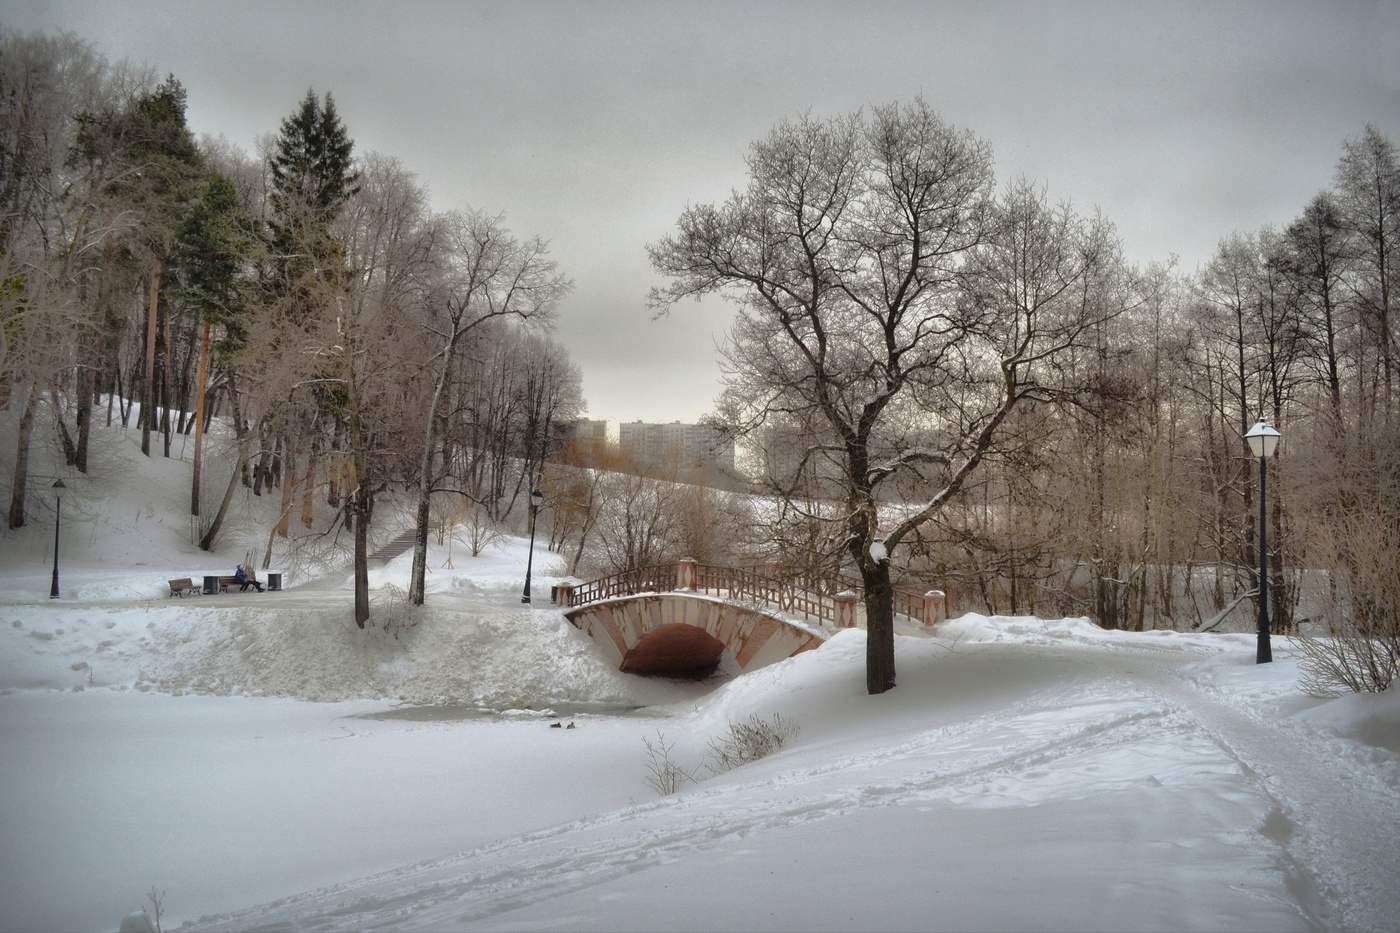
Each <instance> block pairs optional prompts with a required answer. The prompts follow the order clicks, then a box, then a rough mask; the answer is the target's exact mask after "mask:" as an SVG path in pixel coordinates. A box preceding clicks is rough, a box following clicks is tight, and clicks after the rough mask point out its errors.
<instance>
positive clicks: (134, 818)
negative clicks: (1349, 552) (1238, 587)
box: [0, 439, 1400, 930]
mask: <svg viewBox="0 0 1400 933" xmlns="http://www.w3.org/2000/svg"><path fill="white" fill-rule="evenodd" d="M118 442H119V443H128V444H129V442H127V441H120V439H118ZM120 456H124V454H122V455H120ZM137 456H139V454H137ZM118 457H119V454H116V453H113V454H110V455H109V459H117V458H118ZM167 468H169V469H170V471H171V475H170V476H162V475H161V474H160V473H159V471H153V472H152V473H151V474H150V475H149V476H148V474H147V471H145V470H143V469H136V468H131V469H127V470H126V471H125V472H124V473H122V474H121V475H115V474H116V472H117V471H114V475H113V476H109V477H108V478H106V479H103V480H99V481H94V484H93V487H91V488H92V489H93V490H94V491H92V492H89V493H81V494H84V495H87V499H86V500H85V501H83V502H81V503H79V504H77V505H75V507H74V509H73V514H74V516H75V517H74V519H73V521H74V530H73V533H71V534H69V533H68V528H69V526H68V516H69V503H68V501H67V500H66V499H65V503H64V518H65V524H64V528H65V538H64V541H65V544H64V546H63V550H62V553H61V555H60V556H61V559H62V580H63V584H64V590H63V597H62V598H61V599H59V600H49V599H48V598H47V596H48V585H49V561H51V559H52V552H51V551H46V549H45V546H44V545H45V541H47V544H48V547H49V548H51V547H52V538H51V537H48V535H51V533H52V526H51V525H50V526H48V527H47V528H45V527H44V526H43V524H42V522H41V521H40V520H39V519H38V518H36V521H35V526H34V528H32V529H30V530H28V531H26V532H24V533H21V534H18V535H10V536H8V537H6V538H5V539H4V540H3V541H0V578H3V581H4V587H3V594H0V739H3V741H4V747H5V754H4V755H2V756H0V839H4V845H3V847H0V930H102V929H115V928H116V927H117V925H118V923H119V921H120V920H121V919H122V917H123V916H125V915H127V914H129V913H131V912H132V911H137V912H139V910H140V908H141V907H142V905H143V902H144V903H145V905H146V906H147V908H148V909H149V908H150V906H151V903H150V901H149V900H146V899H145V898H146V895H147V892H148V891H149V890H150V889H152V887H154V888H155V889H156V891H157V893H159V892H161V891H163V892H165V894H164V898H163V902H162V903H163V910H164V916H163V918H162V925H163V927H164V928H165V929H167V930H168V929H172V928H175V927H178V926H180V925H181V924H182V923H183V924H186V925H187V928H189V929H201V930H203V929H330V930H340V929H423V930H440V929H483V930H500V929H570V930H627V929H632V930H663V929H669V930H684V929H771V930H786V929H813V930H818V929H853V930H854V929H910V928H916V929H973V928H980V929H991V928H995V929H1101V930H1134V929H1163V930H1165V929H1172V930H1176V929H1198V930H1210V929H1279V930H1286V929H1293V930H1307V929H1349V930H1381V929H1394V928H1395V927H1396V926H1400V887H1397V885H1396V884H1395V879H1396V878H1397V877H1400V850H1397V848H1396V847H1395V845H1394V840H1395V838H1396V835H1397V831H1400V696H1397V695H1395V694H1394V692H1393V691H1392V692H1390V693H1388V694H1384V695H1380V696H1359V697H1345V698H1342V699H1338V700H1330V701H1319V700H1312V699H1308V698H1306V697H1304V696H1303V695H1302V694H1301V693H1300V692H1299V690H1298V688H1297V660H1296V657H1295V655H1294V653H1293V651H1292V649H1291V648H1290V646H1289V644H1288V642H1287V640H1286V639H1278V640H1277V641H1276V643H1275V654H1276V657H1277V658H1278V660H1277V661H1276V662H1275V663H1274V664H1272V665H1262V666H1260V665H1255V664H1254V663H1253V657H1254V652H1253V643H1252V639H1251V638H1249V637H1247V636H1240V635H1201V634H1196V635H1183V634H1176V633H1165V632H1164V633H1149V634H1128V633H1117V632H1104V631H1101V630H1099V629H1097V628H1096V627H1095V626H1093V625H1091V624H1090V623H1088V622H1086V621H1084V620H1073V619H1071V620H1040V619H1032V618H1014V619H1011V618H985V617H980V616H966V617H963V618H961V619H956V620H953V621H950V622H948V623H945V624H943V625H942V626H940V627H938V628H937V629H936V630H934V631H931V632H926V633H923V634H922V635H921V636H919V637H901V638H900V639H899V641H898V646H897V650H898V667H899V686H898V687H897V689H895V690H894V691H892V692H891V693H889V694H886V695H884V696H881V697H869V696H866V695H865V692H864V675H863V663H864V648H865V645H864V635H863V633H862V632H860V631H849V632H844V633H842V634H840V635H838V636H837V637H836V638H834V639H832V640H831V641H830V642H829V643H828V644H827V645H825V646H824V647H823V648H821V649H820V650H818V651H814V652H809V653H807V654H804V655H800V656H798V657H796V658H792V659H790V660H788V661H784V662H782V663H780V664H776V665H773V666H771V667H769V668H764V669H762V670H760V671H757V672H755V673H753V674H748V675H744V676H740V677H734V678H732V679H729V680H724V679H723V678H721V679H719V680H717V681H715V682H713V683H711V684H701V685H680V684H674V683H669V682H665V681H660V682H658V681H648V680H642V679H640V678H636V677H631V676H628V675H623V674H620V673H618V672H616V671H614V670H611V669H610V668H609V667H608V666H607V665H606V664H604V663H602V661H601V659H600V657H599V656H598V654H597V653H596V652H595V651H594V650H593V648H592V646H591V645H590V644H588V643H587V641H586V640H584V639H582V637H581V636H580V635H579V634H578V633H577V632H576V631H574V630H573V629H572V627H571V626H569V625H567V623H564V622H563V621H562V620H561V618H560V616H559V615H558V614H557V613H554V612H552V611H551V610H549V609H548V608H545V607H541V606H539V605H538V604H537V605H536V607H535V608H533V609H531V608H526V607H522V606H521V605H520V603H519V585H520V582H521V579H522V577H523V564H524V556H525V555H524V547H525V543H524V542H523V541H519V540H516V539H509V540H505V541H503V542H502V543H501V546H500V547H499V548H498V549H496V550H494V551H492V552H491V553H489V554H484V555H482V556H481V557H480V558H471V557H469V556H466V555H465V554H464V553H463V552H462V551H461V550H460V549H457V550H455V551H454V552H453V553H452V554H451V555H450V556H449V554H448V553H447V551H446V549H445V548H444V549H435V551H434V553H433V555H432V559H431V561H430V566H431V567H432V568H433V574H432V577H431V583H430V596H429V604H428V607H427V608H426V611H424V612H422V613H421V614H420V615H416V616H414V615H411V614H408V613H406V611H405V610H404V609H403V607H402V604H401V599H400V598H399V596H398V593H397V589H396V588H398V587H402V586H403V585H404V584H405V583H406V580H407V564H406V558H400V559H398V560H395V561H392V562H390V563H389V564H388V565H387V566H384V567H382V568H377V569H376V570H375V575H374V579H373V581H372V582H373V584H374V593H375V599H376V619H377V620H378V623H379V624H377V625H376V626H375V627H374V628H372V629H371V630H369V631H366V632H360V631H359V630H358V629H356V628H355V627H354V625H353V623H351V622H350V621H349V617H350V614H349V609H350V591H349V588H348V577H347V574H346V572H345V570H344V569H343V567H342V568H337V567H336V566H335V565H334V563H333V562H332V561H330V560H323V561H321V562H320V563H319V564H317V565H316V566H315V568H314V569H312V567H311V565H310V562H307V563H305V564H303V565H299V566H298V568H297V572H296V574H295V575H293V579H292V582H293V583H294V585H293V586H292V588H291V589H289V590H288V591H286V592H284V593H280V594H272V593H268V594H261V595H259V594H252V593H249V594H241V595H240V594H231V595H229V596H223V597H217V598H209V597H196V598H193V599H189V600H173V599H169V598H168V597H166V596H164V595H163V593H164V581H165V579H167V578H168V577H171V576H186V575H191V574H197V573H200V572H202V571H204V570H205V569H206V568H207V569H208V570H209V571H210V572H218V571H222V572H228V569H231V567H232V564H233V563H236V562H237V561H238V560H239V559H241V556H242V551H243V550H244V549H245V548H246V547H247V546H248V542H249V541H255V540H258V539H259V538H262V537H265V528H266V526H265V525H264V524H261V523H263V522H265V521H267V520H268V517H267V516H266V515H265V514H260V513H258V511H257V508H258V504H257V503H245V504H244V505H245V507H246V508H245V511H244V512H243V513H242V514H241V515H240V518H239V520H238V521H239V525H238V528H239V529H241V530H240V531H239V533H238V535H234V536H231V538H230V541H229V542H228V544H227V546H226V547H225V549H224V550H223V551H221V552H220V553H219V554H218V555H215V557H214V558H212V559H211V558H209V557H208V556H206V555H202V554H201V553H200V552H198V551H197V550H196V549H193V548H190V547H189V546H188V544H187V543H186V541H187V537H188V536H187V529H185V528H184V527H182V522H183V519H182V518H181V511H180V509H181V497H180V496H179V495H178V494H177V493H176V492H171V491H168V490H167V489H166V487H167V486H172V485H176V484H177V482H182V480H180V477H179V475H178V472H177V471H178V469H179V466H178V465H176V464H165V465H161V466H160V469H161V470H165V469H167ZM150 477H157V478H155V479H152V478H150ZM81 482H82V481H80V483H81ZM103 483H105V484H106V486H105V487H104V488H102V489H101V490H100V494H99V492H98V491H96V489H97V487H98V486H99V485H101V484H103ZM79 494H80V493H75V494H74V495H75V497H76V496H77V495H79ZM123 542H133V543H131V544H130V545H124V544H123ZM211 560H212V563H211V562H210V561H211ZM277 562H278V555H277V554H276V553H275V552H274V565H276V564H277ZM449 564H450V566H447V565H449ZM542 565H543V567H544V568H545V570H544V576H543V579H541V576H540V573H541V566H542ZM550 566H551V562H550V559H549V558H548V557H545V558H544V560H543V561H542V560H541V555H540V554H539V553H536V560H535V568H536V574H537V576H536V590H535V591H536V592H537V593H539V592H545V593H547V592H548V590H547V586H548V573H549V568H550ZM225 567H227V568H228V569H225ZM386 623H387V624H386ZM308 700H320V701H322V702H314V703H313V702H307V701H308ZM424 705H426V708H424ZM637 706H644V707H645V708H643V709H634V708H633V707H637ZM774 715H781V716H783V717H784V718H785V719H788V720H790V721H792V722H794V723H796V724H797V726H798V727H799V729H800V731H799V732H798V733H797V735H796V736H795V737H794V738H792V739H791V740H790V741H789V742H788V744H787V745H786V746H785V747H784V748H782V749H781V750H780V751H778V752H776V753H774V754H772V755H770V756H769V757H767V758H765V759H763V760H761V761H758V762H754V763H751V764H748V765H744V766H742V767H740V768H737V769H735V770H731V771H727V772H724V773H720V774H711V773H710V772H709V770H708V769H707V768H706V767H705V766H704V762H705V761H706V756H707V754H708V752H709V748H710V744H711V743H712V742H715V741H718V740H721V739H722V738H723V736H724V735H725V734H726V732H727V730H728V727H729V724H730V723H733V722H740V721H745V720H747V719H748V718H749V717H751V716H759V717H762V718H765V719H767V718H770V717H772V716H774ZM556 722H557V723H559V727H558V728H554V724H555V723H556ZM570 723H572V724H573V725H574V726H575V728H573V729H568V728H565V727H566V726H567V725H569V724H570ZM644 740H646V741H649V742H650V743H651V744H652V747H653V748H656V747H659V746H661V745H665V746H667V747H669V748H670V755H671V757H672V760H673V761H675V762H676V763H677V764H679V765H681V766H683V767H685V768H687V769H691V770H692V771H693V772H694V773H695V776H696V780H695V781H694V782H693V783H691V784H689V785H688V786H686V787H685V788H683V789H682V790H681V792H680V793H678V794H676V795H674V796H669V797H660V796H658V795H657V793H656V791H655V790H654V788H653V787H652V786H650V784H649V782H648V779H647V778H648V768H649V766H650V765H652V764H654V763H655V761H654V759H652V758H651V756H650V755H649V753H648V751H647V746H646V744H645V742H644Z"/></svg>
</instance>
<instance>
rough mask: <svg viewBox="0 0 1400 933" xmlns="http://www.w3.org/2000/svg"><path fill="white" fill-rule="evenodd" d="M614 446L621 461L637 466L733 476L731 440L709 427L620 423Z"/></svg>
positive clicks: (700, 425) (672, 423) (674, 423)
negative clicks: (708, 469) (706, 469)
mask: <svg viewBox="0 0 1400 933" xmlns="http://www.w3.org/2000/svg"><path fill="white" fill-rule="evenodd" d="M618 446H619V447H620V449H621V451H622V455H623V456H624V457H626V458H628V459H629V460H631V461H632V462H633V463H636V464H638V465H644V466H664V465H675V466H678V467H683V468H689V467H697V466H698V467H711V468H714V469H718V470H721V471H723V472H724V473H733V472H734V439H733V438H729V437H725V436H724V435H723V434H722V433H721V432H719V431H717V430H715V429H714V428H712V427H710V426H709V425H704V424H684V423H682V422H680V421H672V422H671V423H670V424H652V423H649V422H645V421H624V422H622V423H621V424H619V425H618Z"/></svg>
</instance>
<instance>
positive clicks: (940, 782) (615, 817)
mask: <svg viewBox="0 0 1400 933" xmlns="http://www.w3.org/2000/svg"><path fill="white" fill-rule="evenodd" d="M1109 653H1118V652H1109ZM1177 654H1178V660H1177V662H1176V663H1175V664H1173V663H1171V662H1168V661H1167V660H1165V658H1162V657H1160V656H1159V653H1158V652H1153V651H1150V650H1149V651H1143V652H1133V669H1132V675H1131V678H1129V677H1128V676H1125V675H1124V674H1122V673H1120V672H1118V671H1117V670H1115V669H1114V668H1113V667H1112V666H1110V667H1109V669H1107V670H1094V671H1092V672H1086V673H1085V674H1083V675H1081V676H1080V677H1078V678H1075V679H1073V680H1072V681H1071V682H1070V683H1069V685H1068V686H1065V685H1064V684H1061V685H1060V686H1058V687H1056V688H1049V689H1042V690H1040V691H1038V692H1035V693H1034V694H1032V695H1029V696H1027V697H1026V698H1025V699H1023V700H1022V701H1021V702H1019V703H1017V704H1015V705H1014V706H1013V707H1010V708H1007V709H1002V710H997V711H995V712H990V713H987V714H985V715H981V716H977V717H974V718H971V719H968V720H965V721H962V722H958V723H955V724H951V725H947V726H943V727H939V728H936V729H931V730H929V731H928V732H925V733H923V734H921V735H920V736H919V737H917V738H916V739H915V740H913V741H906V742H902V743H900V744H897V745H894V746H891V747H889V748H887V749H884V750H883V751H882V752H878V753H875V754H870V753H868V752H867V753H864V754H861V755H858V756H839V755H838V756H837V757H836V758H834V759H830V760H827V761H825V762H823V763H821V764H816V765H812V766H809V767H803V768H799V769H789V770H787V771H782V772H777V773H771V774H770V775H769V776H767V777H766V778H764V779H762V780H759V781H752V782H748V783H747V784H746V785H745V787H744V789H743V791H744V792H743V793H742V794H735V787H734V782H735V781H736V779H738V778H740V777H741V775H739V774H736V773H735V772H730V773H729V774H728V775H726V776H724V777H723V779H720V778H712V779H711V781H712V782H713V783H710V784H702V785H699V786H693V787H691V788H689V789H688V790H687V791H685V792H684V793H682V794H681V795H678V796H674V797H668V798H662V799H659V800H657V801H654V802H650V803H645V804H639V805H635V806H632V807H629V808H626V809H624V810H621V811H617V812H614V813H609V814H605V815H600V816H597V817H592V818H588V819H583V820H578V821H573V822H570V823H567V824H563V825H560V826H557V827H553V828H551V829H548V830H543V831H539V832H534V833H530V834H527V835H523V836H519V837H515V838H511V839H505V840H501V841H499V842H496V843H493V844H489V845H486V846H483V847H480V848H478V849H475V850H472V851H469V852H465V853H461V854H459V855H456V856H452V857H449V858H445V859H438V860H434V861H428V862H422V863H418V864H415V865H409V866H405V867H403V868H399V869H396V870H393V871H390V872H387V873H383V874H379V875H374V876H370V877H367V878H363V879H358V880H355V881H349V882H346V883H343V884H338V885H333V886H330V887H327V888H322V889H320V890H317V891H312V892H308V893H306V894H303V895H298V896H296V897H292V898H286V899H283V900H281V901H278V902H275V903H272V904H266V905H262V906H259V907H253V908H250V909H247V910H243V911H239V912H237V913H233V914H228V915H224V916H222V917H205V918H201V919H200V920H199V921H198V922H197V923H195V924H194V926H196V927H197V928H199V929H209V930H224V929H230V930H232V929H285V928H297V929H308V930H321V929H346V928H356V929H366V930H374V929H391V928H392V929H436V928H455V929H477V928H487V929H489V928H493V927H499V926H500V924H501V923H503V922H505V921H504V918H505V916H506V915H508V914H509V913H510V912H511V911H513V910H516V909H518V908H522V907H526V906H529V905H530V904H533V903H537V902H541V901H544V902H547V901H549V900H550V899H552V898H558V897H561V896H565V895H568V894H571V893H574V892H578V891H581V890H584V889H586V888H588V887H590V886H594V885H598V884H601V883H604V882H606V881H608V880H611V879H615V878H619V877H622V876H624V875H627V874H629V873H633V872H637V871H642V870H645V869H648V868H651V867H655V866H660V865H664V864H666V863H668V862H671V861H673V860H676V859H678V858H680V857H682V856H683V855H686V854H688V853H693V852H694V851H696V850H697V849H698V848H706V847H715V846H722V845H727V844H732V843H733V841H734V840H736V839H740V838H743V837H746V836H750V835H754V834H762V833H764V832H767V831H772V830H776V829H781V828H785V827H793V826H798V825H801V824H806V823H814V822H819V821H825V820H833V819H835V818H837V817H840V816H842V815H843V814H846V813H849V812H851V811H854V810H861V809H869V808H882V807H896V806H915V807H918V806H928V805H935V804H941V805H956V806H993V807H1002V806H1026V805H1034V803H1035V802H1036V801H1037V800H1041V799H1049V798H1052V797H1059V798H1061V799H1063V798H1065V797H1066V796H1069V797H1074V798H1082V797H1088V796H1091V795H1094V794H1101V793H1104V792H1106V791H1107V790H1111V789H1112V788H1111V787H1108V786H1107V785H1105V784H1104V783H1103V780H1102V778H1100V779H1098V781H1097V782H1096V781H1095V777H1094V775H1095V774H1099V773H1100V772H1101V770H1103V769H1100V768H1099V767H1098V766H1097V765H1098V764H1100V763H1102V760H1103V756H1119V758H1121V757H1122V756H1137V758H1139V759H1141V761H1140V767H1139V769H1138V770H1137V771H1134V770H1133V768H1131V767H1127V768H1125V766H1124V763H1123V761H1121V760H1119V759H1118V758H1115V762H1116V763H1115V767H1114V768H1113V769H1111V770H1112V772H1113V773H1114V774H1116V775H1117V776H1118V777H1117V778H1116V780H1117V781H1118V782H1119V784H1123V785H1126V784H1127V783H1128V782H1133V783H1140V782H1149V783H1150V782H1153V781H1157V780H1158V775H1162V776H1163V777H1164V778H1165V779H1167V780H1171V779H1172V778H1171V777H1169V776H1168V774H1167V772H1170V771H1172V769H1178V770H1179V771H1180V773H1181V774H1192V775H1194V774H1199V773H1209V772H1211V771H1212V770H1214V771H1216V772H1224V771H1227V770H1229V769H1232V768H1233V769H1238V770H1239V771H1241V772H1243V773H1244V774H1245V775H1246V776H1247V777H1248V778H1249V779H1250V780H1251V781H1252V783H1253V784H1254V785H1255V786H1256V787H1257V789H1258V791H1259V793H1260V797H1261V800H1263V801H1265V802H1266V806H1262V807H1261V808H1260V812H1259V814H1258V821H1257V822H1256V824H1255V825H1253V826H1245V827H1241V833H1242V834H1244V835H1246V836H1247V839H1246V840H1245V841H1246V843H1247V844H1250V845H1252V846H1255V847H1258V848H1263V849H1267V848H1268V847H1270V846H1275V847H1276V851H1275V852H1273V857H1274V858H1275V860H1276V861H1277V863H1278V864H1279V866H1280V868H1281V870H1282V871H1283V872H1284V874H1285V876H1286V878H1287V880H1288V887H1289V889H1290V892H1291V893H1292V894H1293V896H1294V897H1295V899H1296V901H1297V905H1298V909H1299V910H1301V911H1302V912H1303V919H1304V920H1305V921H1306V923H1307V924H1308V925H1309V926H1312V927H1314V928H1334V927H1344V928H1347V929H1356V930H1364V929H1386V928H1388V927H1389V925H1390V922H1391V919H1392V918H1390V917H1389V916H1388V915H1387V912H1386V907H1387V906H1388V903H1389V900H1390V899H1391V898H1390V896H1389V895H1386V894H1385V893H1384V892H1386V891H1387V890H1388V888H1390V887H1393V884H1394V879H1395V878H1396V877H1400V865H1398V864H1397V859H1396V856H1395V849H1394V846H1393V840H1392V839H1391V832H1392V830H1393V826H1392V825H1391V824H1390V823H1388V822H1387V821H1386V820H1384V819H1381V820H1378V819H1377V818H1376V814H1377V813H1382V814H1392V813H1395V812H1400V799H1397V789H1396V787H1395V786H1394V785H1393V784H1388V783H1386V782H1385V781H1384V780H1383V779H1378V778H1376V777H1375V776H1374V775H1375V768H1374V765H1371V766H1370V769H1369V770H1367V769H1361V768H1355V769H1353V768H1348V767H1347V765H1346V761H1345V755H1340V756H1339V755H1338V754H1337V749H1334V748H1332V747H1331V746H1332V745H1333V744H1335V745H1337V746H1338V748H1340V747H1341V746H1342V745H1343V743H1340V742H1335V743H1334V742H1332V741H1331V740H1329V739H1327V738H1325V737H1322V736H1317V735H1309V734H1307V733H1306V732H1305V730H1303V729H1301V728H1288V729H1280V727H1279V726H1277V725H1273V724H1268V723H1265V722H1263V721H1261V720H1260V718H1259V716H1258V714H1257V712H1255V711H1250V710H1246V709H1242V708H1239V707H1238V706H1231V705H1229V703H1228V699H1226V698H1223V697H1219V696H1212V695H1210V692H1209V690H1208V689H1207V688H1203V687H1202V686H1200V685H1197V684H1195V683H1194V682H1192V681H1190V680H1189V679H1187V678H1186V677H1184V676H1183V674H1182V672H1181V670H1180V655H1179V653H1177ZM1067 724H1068V725H1067ZM989 737H991V738H989ZM1158 746H1160V751H1161V754H1158V755H1155V756H1154V755H1149V754H1146V753H1145V752H1144V749H1145V748H1146V749H1148V750H1153V749H1156V748H1157V747H1158ZM892 765H894V766H895V767H894V770H895V773H901V774H903V777H902V779H900V780H898V781H894V782H891V781H889V780H888V776H889V774H890V773H891V770H892V768H891V766H892ZM900 766H903V769H902V770H901V769H900ZM876 770H878V771H879V773H881V774H883V775H885V776H886V777H885V780H883V781H882V782H880V783H867V782H865V781H862V780H861V777H860V775H861V773H862V772H871V771H876ZM1319 785H1323V786H1324V787H1325V791H1319V790H1318V786H1319ZM793 788H799V789H800V791H799V793H797V794H793V793H792V792H791V790H792V789H793ZM1295 791H1296V794H1295ZM736 797H739V798H741V799H745V800H753V801H754V802H753V803H749V804H747V805H744V806H739V807H736V806H734V805H733V800H734V799H735V798H736ZM1301 800H1306V801H1318V800H1321V801H1323V805H1322V806H1320V807H1304V806H1301V805H1300V804H1298V803H1296V802H1295V801H1301ZM1336 840H1345V843H1346V844H1345V845H1337V844H1335V841H1336ZM1311 872H1316V873H1317V874H1316V876H1314V875H1313V874H1312V873H1311Z"/></svg>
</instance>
